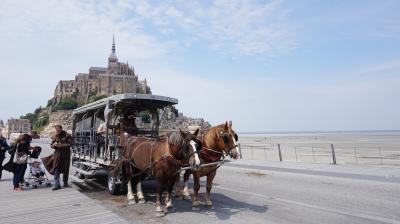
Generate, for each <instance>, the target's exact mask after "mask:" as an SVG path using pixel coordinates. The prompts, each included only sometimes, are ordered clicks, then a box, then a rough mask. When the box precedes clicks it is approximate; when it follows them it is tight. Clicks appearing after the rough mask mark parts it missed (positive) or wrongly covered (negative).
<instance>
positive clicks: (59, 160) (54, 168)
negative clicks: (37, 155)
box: [42, 125, 71, 190]
mask: <svg viewBox="0 0 400 224" xmlns="http://www.w3.org/2000/svg"><path fill="white" fill-rule="evenodd" d="M55 129H56V134H55V135H54V136H53V137H52V138H51V139H52V141H51V148H53V149H54V153H53V155H50V156H48V157H45V158H42V161H43V164H44V165H45V167H46V169H47V170H48V171H49V173H50V174H53V175H54V182H55V184H54V188H53V190H58V189H61V185H60V174H61V173H62V174H63V182H64V187H68V175H69V165H70V163H71V151H70V147H71V135H70V134H68V133H67V132H66V131H64V130H63V129H62V126H61V125H56V126H55Z"/></svg>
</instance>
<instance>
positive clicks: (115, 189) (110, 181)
mask: <svg viewBox="0 0 400 224" xmlns="http://www.w3.org/2000/svg"><path fill="white" fill-rule="evenodd" d="M107 189H108V192H109V193H110V194H112V195H116V194H118V193H119V191H120V189H121V184H118V183H117V178H116V177H113V176H112V175H111V174H108V177H107Z"/></svg>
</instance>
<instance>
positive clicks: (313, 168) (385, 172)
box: [225, 159, 400, 183]
mask: <svg viewBox="0 0 400 224" xmlns="http://www.w3.org/2000/svg"><path fill="white" fill-rule="evenodd" d="M225 165H226V166H231V167H241V168H249V169H258V170H271V171H278V172H290V173H301V174H309V175H321V176H331V177H343V178H351V179H362V180H373V181H382V182H392V183H400V166H399V167H396V166H390V167H388V166H366V165H358V166H354V165H332V164H315V163H295V162H274V161H261V160H259V161H257V160H244V159H240V160H237V161H233V162H227V163H225Z"/></svg>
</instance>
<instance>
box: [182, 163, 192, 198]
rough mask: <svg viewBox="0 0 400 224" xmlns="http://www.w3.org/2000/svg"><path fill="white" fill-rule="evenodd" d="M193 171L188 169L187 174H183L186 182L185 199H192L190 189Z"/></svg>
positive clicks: (183, 196)
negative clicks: (190, 178)
mask: <svg viewBox="0 0 400 224" xmlns="http://www.w3.org/2000/svg"><path fill="white" fill-rule="evenodd" d="M190 174H191V171H190V170H186V171H185V174H184V175H183V183H184V185H185V186H184V188H183V193H182V198H183V200H190V198H191V197H190V191H189V177H190Z"/></svg>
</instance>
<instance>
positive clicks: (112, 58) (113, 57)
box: [108, 34, 118, 64]
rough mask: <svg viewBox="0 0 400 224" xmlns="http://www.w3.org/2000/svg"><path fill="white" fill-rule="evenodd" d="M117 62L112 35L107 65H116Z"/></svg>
mask: <svg viewBox="0 0 400 224" xmlns="http://www.w3.org/2000/svg"><path fill="white" fill-rule="evenodd" d="M117 62H118V57H117V55H116V54H115V39H114V34H113V43H112V47H111V53H110V56H109V57H108V64H110V63H117Z"/></svg>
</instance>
